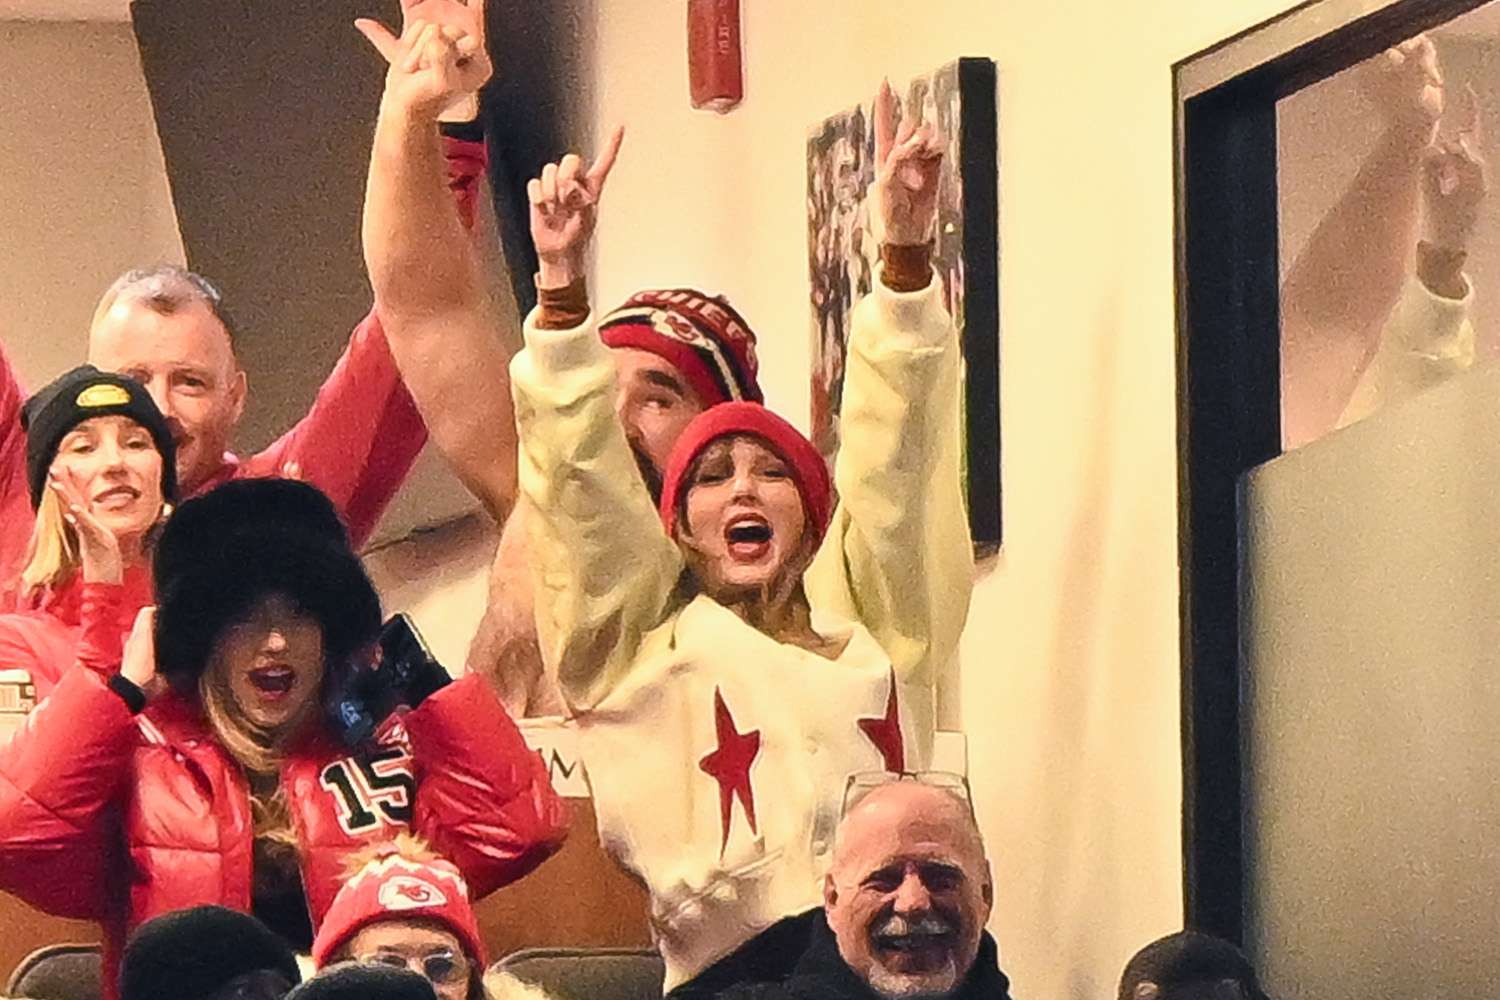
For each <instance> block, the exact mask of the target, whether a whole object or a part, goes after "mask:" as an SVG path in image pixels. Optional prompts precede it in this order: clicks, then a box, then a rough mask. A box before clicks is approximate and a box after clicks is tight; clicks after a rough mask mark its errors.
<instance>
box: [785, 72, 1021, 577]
mask: <svg viewBox="0 0 1500 1000" xmlns="http://www.w3.org/2000/svg"><path fill="white" fill-rule="evenodd" d="M893 86H894V87H895V89H896V92H897V95H898V97H899V100H900V103H901V107H902V110H903V113H904V111H905V109H906V108H908V107H911V106H913V105H917V106H920V107H921V108H922V112H923V116H924V118H925V120H927V121H929V122H933V123H935V124H936V126H937V128H938V131H939V133H940V134H941V136H942V137H943V140H944V142H945V144H946V146H947V151H946V154H945V155H944V157H943V167H942V175H941V178H940V180H939V193H938V224H937V241H936V246H935V249H934V257H933V264H934V267H935V269H936V271H937V277H938V280H940V281H941V282H942V283H943V294H944V305H945V306H946V307H947V309H948V311H949V313H950V314H951V315H952V316H953V318H954V321H955V322H956V323H957V325H958V330H959V335H960V337H961V338H962V343H963V357H964V386H963V396H964V450H963V455H964V477H965V489H966V493H967V502H968V510H969V527H970V531H971V533H972V535H973V537H974V549H975V554H976V555H986V554H990V553H993V552H994V551H995V550H997V549H998V548H999V546H1000V539H1001V517H1000V285H999V237H998V226H997V223H998V210H999V170H998V158H997V141H996V131H997V125H998V121H997V118H996V96H995V64H994V62H993V61H991V60H989V59H981V58H963V59H957V60H954V61H953V62H950V63H948V64H946V65H944V66H942V67H940V68H938V69H936V70H934V71H933V72H931V73H927V74H925V75H923V76H919V77H917V78H915V79H913V80H911V81H910V82H908V83H906V84H905V85H904V86H902V85H900V84H893ZM874 152H875V132H874V126H873V117H872V110H871V104H870V102H869V101H866V102H864V103H861V104H858V105H856V106H855V107H852V108H848V109H845V110H844V111H841V112H839V113H837V114H835V115H832V116H830V117H828V118H825V119H824V120H823V121H822V122H820V123H818V124H817V125H815V126H814V127H813V129H812V130H811V132H810V134H809V135H808V139H807V252H808V269H809V272H810V275H811V278H812V286H811V287H812V301H811V306H812V309H811V315H812V415H811V416H812V419H811V426H812V438H813V442H814V443H815V444H816V445H817V446H818V450H819V451H820V452H822V454H823V456H824V458H826V459H828V460H829V461H830V463H831V462H832V460H833V456H834V455H835V454H836V453H837V451H838V445H839V433H838V420H839V412H840V409H841V403H842V393H843V381H844V356H845V350H846V348H847V346H848V342H849V315H850V312H851V310H852V309H853V306H854V303H855V302H857V301H859V299H860V298H861V297H862V296H864V295H866V294H868V293H869V291H870V288H871V284H872V282H873V280H874V273H875V271H874V266H875V261H876V260H877V258H878V256H879V248H878V247H877V246H876V243H875V238H874V236H873V235H872V232H871V228H870V216H869V212H868V210H867V208H866V205H865V195H866V192H867V191H868V190H869V187H870V184H871V182H872V181H873V180H874V178H875V166H874Z"/></svg>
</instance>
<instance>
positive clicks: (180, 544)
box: [152, 479, 381, 693]
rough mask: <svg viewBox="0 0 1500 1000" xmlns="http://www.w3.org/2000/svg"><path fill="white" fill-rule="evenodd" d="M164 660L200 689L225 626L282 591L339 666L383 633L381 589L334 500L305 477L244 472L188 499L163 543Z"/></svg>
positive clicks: (160, 658) (184, 686) (156, 562)
mask: <svg viewBox="0 0 1500 1000" xmlns="http://www.w3.org/2000/svg"><path fill="white" fill-rule="evenodd" d="M152 573H153V575H154V577H155V584H156V603H157V614H156V660H157V665H158V667H159V669H160V670H161V671H162V673H163V674H164V675H165V676H166V677H167V679H168V680H169V681H170V682H171V683H172V684H173V686H174V687H175V688H177V689H178V690H179V691H182V692H184V693H191V692H192V691H193V690H195V689H196V685H197V679H198V675H199V674H201V673H202V671H203V668H204V667H205V666H206V665H207V663H208V659H209V656H210V654H211V653H212V652H213V647H214V643H215V642H216V641H217V640H218V637H219V635H220V634H221V633H222V632H223V630H224V627H225V626H226V625H229V624H230V623H231V622H233V621H234V620H235V618H236V617H238V616H239V615H241V614H243V613H244V612H245V611H246V610H247V609H248V608H249V607H250V606H251V605H252V604H254V603H255V602H256V601H257V600H259V599H261V598H262V597H265V596H267V595H270V594H283V595H285V596H286V597H287V598H289V599H290V600H291V601H292V602H293V603H294V604H296V605H297V607H298V608H300V609H301V610H302V611H303V612H304V613H306V614H308V615H310V616H311V617H312V618H313V619H314V620H316V621H317V622H318V624H319V625H320V626H321V627H322V629H323V651H324V655H325V656H326V658H327V661H328V663H329V664H330V665H331V666H332V667H334V668H341V667H344V666H346V665H347V664H348V663H349V661H350V659H351V658H352V657H353V656H354V654H355V653H356V652H357V651H359V650H361V649H363V648H364V647H366V646H368V645H370V644H372V643H374V642H375V640H376V638H377V636H378V635H379V633H380V621H381V617H380V598H379V597H378V596H377V595H376V593H375V588H374V586H373V585H371V583H370V578H369V577H368V576H366V575H365V570H364V567H363V565H361V563H360V561H359V557H358V556H357V555H355V553H354V550H353V549H351V548H350V547H349V538H348V535H347V533H346V532H345V531H344V525H343V522H342V521H340V520H339V515H338V511H337V510H336V509H335V508H334V506H333V503H332V502H331V501H330V500H329V499H328V498H327V497H326V496H324V495H323V494H322V493H320V492H319V491H318V490H317V489H315V488H314V487H312V486H309V485H307V484H306V483H301V482H296V481H294V480H289V479H239V480H234V481H232V482H228V483H225V484H224V485H222V486H219V487H216V488H215V489H212V490H210V491H209V492H207V493H205V494H203V495H201V496H198V497H194V498H193V499H190V500H186V501H184V502H183V504H182V505H181V506H180V507H178V508H177V511H176V512H175V513H174V514H173V515H172V516H171V517H170V518H168V519H167V523H166V526H165V527H164V528H163V529H162V534H161V538H160V539H159V540H158V541H157V543H156V552H155V557H154V559H153V562H152Z"/></svg>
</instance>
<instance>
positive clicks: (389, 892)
mask: <svg viewBox="0 0 1500 1000" xmlns="http://www.w3.org/2000/svg"><path fill="white" fill-rule="evenodd" d="M379 900H380V905H381V906H382V907H384V908H385V909H387V910H416V909H422V908H426V907H429V906H446V905H447V903H448V897H447V896H445V895H443V890H441V889H439V888H438V887H437V886H435V885H433V884H432V883H431V882H428V881H427V880H426V879H420V878H413V877H412V876H410V875H396V876H393V877H392V878H391V879H390V880H389V881H387V882H386V883H385V884H384V885H382V886H381V887H380V895H379Z"/></svg>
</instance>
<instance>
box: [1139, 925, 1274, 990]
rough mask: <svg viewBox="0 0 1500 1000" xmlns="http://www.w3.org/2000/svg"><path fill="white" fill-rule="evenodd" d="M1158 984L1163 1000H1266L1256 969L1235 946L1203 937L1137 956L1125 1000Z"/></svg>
mask: <svg viewBox="0 0 1500 1000" xmlns="http://www.w3.org/2000/svg"><path fill="white" fill-rule="evenodd" d="M1142 983H1154V984H1156V986H1157V987H1158V988H1159V989H1160V991H1161V992H1160V993H1159V994H1158V1000H1266V996H1265V994H1264V993H1262V992H1261V990H1260V985H1259V983H1258V982H1257V981H1256V976H1255V968H1254V966H1252V965H1251V964H1250V960H1249V959H1247V958H1246V957H1245V956H1244V954H1243V953H1242V952H1241V951H1240V950H1239V949H1238V948H1236V947H1235V946H1234V945H1232V944H1230V943H1229V942H1228V941H1224V940H1221V939H1219V938H1216V937H1213V936H1212V935H1209V934H1203V933H1200V932H1198V931H1178V932H1177V933H1175V934H1168V935H1167V936H1166V937H1162V938H1158V939H1157V940H1155V941H1152V942H1151V943H1150V944H1148V945H1146V947H1144V948H1142V949H1141V950H1140V951H1138V952H1136V953H1135V955H1134V956H1133V957H1132V958H1131V959H1130V961H1129V962H1127V963H1125V971H1124V972H1123V973H1122V974H1121V976H1120V992H1119V1000H1135V988H1136V987H1137V986H1139V985H1140V984H1142Z"/></svg>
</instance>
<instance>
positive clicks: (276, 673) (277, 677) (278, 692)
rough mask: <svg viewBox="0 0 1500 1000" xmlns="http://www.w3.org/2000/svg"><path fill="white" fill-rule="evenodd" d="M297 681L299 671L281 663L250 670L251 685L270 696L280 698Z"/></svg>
mask: <svg viewBox="0 0 1500 1000" xmlns="http://www.w3.org/2000/svg"><path fill="white" fill-rule="evenodd" d="M296 683H297V672H296V671H295V670H293V669H292V668H291V667H286V666H282V665H280V664H276V665H272V666H269V667H257V668H256V669H254V670H252V671H250V686H251V687H253V688H255V690H257V691H259V692H260V693H261V694H263V695H265V696H266V697H269V698H280V697H282V696H283V695H286V694H287V693H288V692H290V691H291V690H292V687H293V685H295V684H296Z"/></svg>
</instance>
